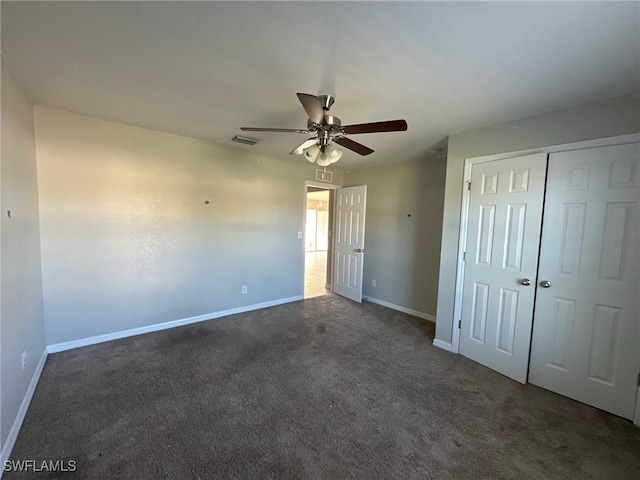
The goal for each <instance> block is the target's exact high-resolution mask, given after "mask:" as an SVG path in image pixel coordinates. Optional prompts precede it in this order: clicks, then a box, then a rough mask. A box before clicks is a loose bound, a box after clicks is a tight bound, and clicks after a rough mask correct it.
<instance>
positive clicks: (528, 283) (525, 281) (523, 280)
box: [520, 278, 531, 287]
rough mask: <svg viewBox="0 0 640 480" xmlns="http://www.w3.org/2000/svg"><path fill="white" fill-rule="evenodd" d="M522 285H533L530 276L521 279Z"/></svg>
mask: <svg viewBox="0 0 640 480" xmlns="http://www.w3.org/2000/svg"><path fill="white" fill-rule="evenodd" d="M520 285H524V286H525V287H528V286H529V285H531V280H529V279H528V278H523V279H522V280H520Z"/></svg>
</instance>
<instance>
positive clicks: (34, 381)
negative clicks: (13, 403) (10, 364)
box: [0, 349, 47, 478]
mask: <svg viewBox="0 0 640 480" xmlns="http://www.w3.org/2000/svg"><path fill="white" fill-rule="evenodd" d="M46 361H47V350H46V349H45V351H44V352H42V356H41V357H40V360H39V361H38V365H36V369H35V371H34V372H33V376H32V377H31V382H29V387H28V388H27V391H26V393H25V394H24V398H23V399H22V403H21V404H20V408H19V409H18V413H17V414H16V418H15V420H14V421H13V425H12V426H11V430H9V435H8V436H7V440H6V442H4V445H3V447H2V452H0V478H2V473H3V472H4V462H6V461H7V460H9V457H10V456H11V450H13V446H14V445H15V443H16V440H17V439H18V433H19V432H20V427H22V422H23V421H24V417H25V415H26V414H27V410H28V409H29V404H30V403H31V399H32V398H33V394H34V392H35V391H36V386H37V385H38V380H40V374H41V373H42V369H43V368H44V364H45V362H46Z"/></svg>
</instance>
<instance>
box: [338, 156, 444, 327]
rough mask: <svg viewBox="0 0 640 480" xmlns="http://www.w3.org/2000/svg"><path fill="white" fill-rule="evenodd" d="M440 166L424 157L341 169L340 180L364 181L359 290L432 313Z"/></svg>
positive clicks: (439, 218) (438, 234) (437, 160)
mask: <svg viewBox="0 0 640 480" xmlns="http://www.w3.org/2000/svg"><path fill="white" fill-rule="evenodd" d="M445 166H446V160H445V159H444V158H425V159H422V160H413V161H408V162H402V163H397V164H394V165H388V166H384V167H377V168H369V169H364V170H357V171H353V172H349V173H347V174H345V180H344V181H345V185H347V186H355V185H367V214H366V227H365V255H364V279H363V294H364V296H368V297H374V298H377V299H379V300H383V301H386V302H389V303H393V304H396V305H399V306H401V307H405V308H409V309H412V310H416V311H418V312H422V313H426V314H428V315H434V316H435V313H436V292H437V285H438V265H439V262H440V239H441V235H442V230H441V226H442V210H443V201H444V180H445ZM409 215H410V216H409ZM372 279H375V280H376V283H377V286H376V287H372V286H371V280H372Z"/></svg>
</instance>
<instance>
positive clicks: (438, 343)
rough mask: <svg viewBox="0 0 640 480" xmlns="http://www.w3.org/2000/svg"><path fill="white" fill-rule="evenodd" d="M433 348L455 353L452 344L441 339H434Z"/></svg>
mask: <svg viewBox="0 0 640 480" xmlns="http://www.w3.org/2000/svg"><path fill="white" fill-rule="evenodd" d="M433 346H434V347H438V348H441V349H442V350H446V351H447V352H453V350H452V349H451V344H450V343H449V342H445V341H443V340H440V339H439V338H434V339H433ZM454 353H455V352H454Z"/></svg>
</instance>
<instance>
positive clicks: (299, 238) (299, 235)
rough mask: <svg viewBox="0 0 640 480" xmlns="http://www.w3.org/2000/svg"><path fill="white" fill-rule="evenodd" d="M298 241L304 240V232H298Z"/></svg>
mask: <svg viewBox="0 0 640 480" xmlns="http://www.w3.org/2000/svg"><path fill="white" fill-rule="evenodd" d="M298 240H302V232H298Z"/></svg>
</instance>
